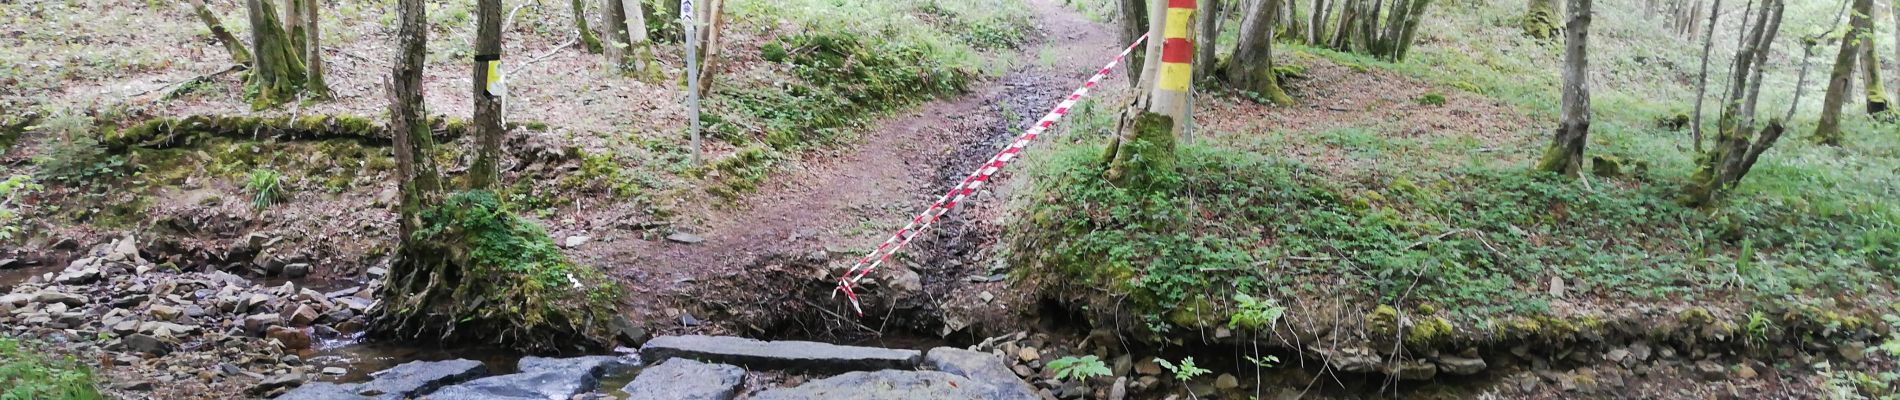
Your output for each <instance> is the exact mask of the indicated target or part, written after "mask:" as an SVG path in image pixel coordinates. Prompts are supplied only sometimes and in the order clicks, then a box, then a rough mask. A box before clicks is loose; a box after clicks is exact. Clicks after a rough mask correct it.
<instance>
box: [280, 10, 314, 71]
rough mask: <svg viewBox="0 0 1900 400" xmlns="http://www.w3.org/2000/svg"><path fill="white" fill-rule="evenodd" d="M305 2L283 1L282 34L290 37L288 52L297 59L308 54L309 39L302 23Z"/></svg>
mask: <svg viewBox="0 0 1900 400" xmlns="http://www.w3.org/2000/svg"><path fill="white" fill-rule="evenodd" d="M305 1H307V0H284V33H286V34H289V35H290V52H291V53H292V54H296V55H297V56H298V57H303V55H304V54H309V53H310V42H309V37H308V36H307V35H308V34H307V33H305V29H304V22H303V21H304V18H303V13H304V2H305Z"/></svg>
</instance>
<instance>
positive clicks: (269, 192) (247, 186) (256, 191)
mask: <svg viewBox="0 0 1900 400" xmlns="http://www.w3.org/2000/svg"><path fill="white" fill-rule="evenodd" d="M283 185H284V175H283V174H280V173H278V172H277V170H274V169H270V168H258V169H253V170H251V174H250V176H249V177H247V178H245V179H244V191H247V192H251V208H252V209H256V210H259V211H262V210H264V209H266V208H270V206H271V205H272V204H277V203H280V202H283V201H284V200H286V199H288V198H289V195H288V194H285V193H284V189H283Z"/></svg>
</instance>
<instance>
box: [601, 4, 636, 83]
mask: <svg viewBox="0 0 1900 400" xmlns="http://www.w3.org/2000/svg"><path fill="white" fill-rule="evenodd" d="M602 1H604V2H606V4H605V7H604V8H601V10H602V12H601V15H600V28H601V29H602V30H603V31H605V32H606V35H607V40H606V41H604V42H603V45H604V47H605V48H606V49H607V62H608V63H610V64H613V66H614V69H615V70H616V71H620V72H622V73H628V72H633V71H634V69H635V68H637V67H635V66H634V64H635V63H634V58H633V43H629V42H628V41H629V40H631V39H630V38H632V34H631V32H629V31H628V30H627V20H628V17H627V3H626V2H625V1H623V0H602Z"/></svg>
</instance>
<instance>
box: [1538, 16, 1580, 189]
mask: <svg viewBox="0 0 1900 400" xmlns="http://www.w3.org/2000/svg"><path fill="white" fill-rule="evenodd" d="M1590 1H1591V0H1570V9H1569V10H1568V11H1569V12H1568V14H1569V16H1570V18H1569V22H1567V23H1565V24H1564V71H1563V78H1564V83H1563V120H1562V121H1561V122H1559V124H1558V127H1557V135H1556V137H1555V138H1553V140H1551V143H1550V149H1548V150H1545V151H1544V158H1543V160H1541V161H1539V162H1538V165H1537V169H1539V170H1543V171H1549V172H1554V173H1558V174H1561V175H1565V176H1577V175H1578V174H1579V173H1580V172H1582V171H1583V146H1584V143H1585V142H1587V141H1588V139H1589V135H1590V87H1589V86H1590V82H1589V68H1590V58H1589V38H1590V36H1589V34H1590Z"/></svg>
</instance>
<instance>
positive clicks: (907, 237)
mask: <svg viewBox="0 0 1900 400" xmlns="http://www.w3.org/2000/svg"><path fill="white" fill-rule="evenodd" d="M1190 1H1191V0H1190ZM1145 40H1148V35H1141V37H1140V38H1136V39H1135V42H1134V43H1130V44H1129V45H1128V48H1126V49H1123V50H1122V52H1121V54H1117V55H1116V56H1115V59H1114V60H1110V61H1109V62H1108V65H1105V66H1103V67H1102V69H1100V70H1097V71H1095V75H1093V76H1090V77H1089V80H1088V81H1087V82H1085V83H1083V84H1082V87H1079V88H1075V92H1074V93H1070V94H1069V97H1065V98H1063V99H1062V102H1060V103H1057V104H1056V107H1055V109H1052V110H1049V113H1048V114H1046V115H1043V116H1042V119H1041V120H1038V121H1036V124H1035V125H1031V126H1030V127H1029V129H1028V130H1025V131H1023V133H1022V135H1020V136H1017V137H1016V141H1015V142H1011V143H1010V144H1009V147H1005V148H1003V151H1000V152H997V153H996V155H994V156H990V159H989V161H984V162H983V164H982V166H981V167H978V168H977V169H976V171H974V172H971V173H970V176H968V177H965V178H963V181H962V182H958V183H957V185H956V186H954V187H951V188H950V192H949V193H944V194H943V197H942V198H939V199H937V202H936V203H933V204H931V205H930V208H927V209H924V212H923V213H920V214H917V217H916V218H911V220H910V224H907V225H904V227H903V228H901V229H898V230H897V233H895V234H892V235H891V238H890V239H886V240H884V243H883V244H879V245H877V249H876V250H871V254H866V255H864V258H862V259H859V260H858V263H857V264H855V265H852V266H851V269H849V270H845V273H844V276H842V277H839V278H838V288H837V289H836V290H833V291H832V292H831V296H832V297H833V298H836V297H837V296H838V293H844V295H845V297H846V298H849V299H850V300H851V309H852V310H853V311H857V313H858V316H860V317H862V316H864V308H863V307H862V306H860V305H859V304H858V293H857V291H855V290H853V289H852V288H854V287H856V286H857V285H858V281H861V280H863V279H864V276H865V275H870V274H871V271H872V270H875V269H877V267H878V266H880V265H883V264H884V261H886V260H889V259H890V258H891V256H892V255H896V254H897V251H898V250H903V249H904V245H907V244H910V241H911V239H916V238H917V235H918V234H921V233H923V231H924V230H928V229H930V225H931V224H934V223H936V222H937V220H938V219H941V218H943V214H945V213H948V212H950V209H952V208H956V206H957V203H959V202H962V201H963V199H964V198H965V197H969V196H970V194H972V193H976V189H977V188H981V187H983V184H984V183H985V182H989V180H990V177H991V176H993V175H996V171H999V170H1002V169H1003V166H1004V165H1006V164H1009V162H1010V161H1011V160H1015V159H1016V156H1017V155H1018V154H1019V153H1021V152H1022V151H1023V149H1024V148H1026V147H1028V146H1029V142H1030V141H1034V140H1036V136H1037V135H1041V134H1042V133H1043V132H1044V131H1047V130H1048V129H1049V127H1051V126H1055V124H1056V121H1058V120H1061V119H1062V116H1064V115H1068V114H1069V108H1070V107H1075V103H1076V102H1079V101H1082V96H1087V95H1088V94H1089V90H1090V89H1094V88H1095V85H1097V84H1100V83H1101V82H1102V78H1105V77H1107V76H1108V74H1109V72H1111V71H1114V70H1115V65H1117V64H1121V62H1122V59H1123V58H1126V57H1128V54H1129V53H1132V52H1134V51H1135V46H1139V45H1141V42H1142V41H1145ZM1189 72H1190V73H1191V72H1192V71H1189Z"/></svg>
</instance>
